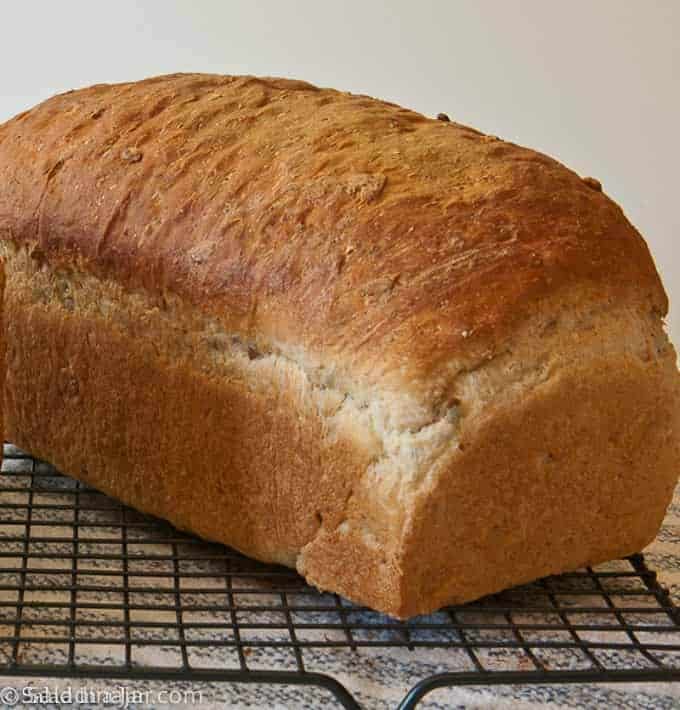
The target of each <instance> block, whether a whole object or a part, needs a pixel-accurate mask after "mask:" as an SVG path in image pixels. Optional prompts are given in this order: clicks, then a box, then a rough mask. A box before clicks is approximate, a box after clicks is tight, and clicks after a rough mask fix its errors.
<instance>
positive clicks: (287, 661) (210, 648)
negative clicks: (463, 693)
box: [0, 444, 680, 708]
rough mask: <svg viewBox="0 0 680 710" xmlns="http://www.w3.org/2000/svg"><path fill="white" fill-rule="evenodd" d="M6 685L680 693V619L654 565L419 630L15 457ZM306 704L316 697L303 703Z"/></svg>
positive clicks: (588, 575)
mask: <svg viewBox="0 0 680 710" xmlns="http://www.w3.org/2000/svg"><path fill="white" fill-rule="evenodd" d="M4 456H5V459H4V462H3V465H2V474H1V476H0V675H5V676H8V675H21V676H41V677H80V678H111V679H129V680H139V679H148V680H184V681H194V680H195V681H205V680H210V681H225V682H231V683H239V682H246V683H262V684H271V683H279V684H290V685H296V684H298V685H301V686H304V685H317V686H320V687H323V688H325V689H326V690H328V691H330V692H331V693H333V695H334V696H335V699H336V700H337V701H338V702H339V703H340V704H342V705H343V706H344V707H347V708H357V707H359V704H358V702H357V701H356V700H355V698H354V697H353V696H352V694H351V693H350V692H349V691H348V690H347V688H346V687H345V685H343V684H342V683H340V682H339V681H338V680H337V679H336V677H337V676H341V677H342V676H344V677H347V675H348V674H351V673H352V672H355V671H356V672H360V669H361V668H364V667H366V666H367V665H370V667H371V668H372V670H373V672H374V673H377V674H378V675H380V673H381V672H386V673H390V674H392V675H394V674H398V673H402V674H403V676H404V677H403V678H402V679H401V680H402V682H403V683H405V684H406V685H407V686H409V687H411V690H410V691H409V692H408V693H407V694H406V696H405V697H404V698H403V701H402V702H401V707H403V708H411V707H415V706H416V704H417V703H418V702H419V701H420V699H421V698H422V697H423V696H424V695H425V694H426V693H428V692H429V691H431V690H433V689H435V688H439V687H442V686H446V685H456V684H458V685H492V684H519V683H523V684H525V683H533V684H545V683H557V682H559V683H577V682H589V683H590V682H600V681H645V680H648V681H652V680H659V681H661V680H666V681H668V680H678V679H680V610H678V609H677V608H675V607H674V606H673V604H672V602H671V599H670V597H669V595H668V593H667V592H666V591H665V590H664V589H663V588H662V587H661V586H660V585H659V584H658V582H657V580H656V575H655V573H654V572H652V571H650V570H649V569H648V568H647V566H646V565H645V562H644V559H643V558H642V556H641V555H634V556H632V557H630V558H628V559H626V560H618V561H616V562H612V563H609V564H607V565H603V566H601V567H598V568H597V569H595V570H593V569H586V570H582V571H578V572H574V573H571V574H565V575H561V576H559V577H551V578H547V579H543V580H540V581H538V582H535V583H534V584H531V585H527V586H524V587H520V588H516V589H512V590H508V591H506V592H504V593H502V594H497V595H493V596H490V597H487V598H485V599H483V600H480V601H479V602H476V603H474V604H467V605H463V606H459V607H450V608H446V609H444V610H442V611H440V612H438V613H435V614H431V615H428V616H422V617H418V618H416V619H413V620H411V621H409V622H407V623H402V622H398V621H395V620H393V619H390V618H388V617H386V616H383V615H381V614H378V613H376V612H373V611H370V610H367V609H364V608H360V607H358V606H355V605H353V604H351V603H349V602H347V601H346V600H344V599H342V598H340V597H339V596H337V595H334V594H327V593H320V592H318V591H316V590H314V589H312V588H310V587H309V586H307V585H306V584H305V582H304V580H302V579H301V578H300V577H299V576H298V575H297V574H296V573H295V572H293V571H292V570H288V569H284V568H281V567H275V566H269V565H263V564H260V563H258V562H255V561H253V560H250V559H247V558H245V557H243V556H242V555H240V554H239V553H237V552H234V551H233V550H230V549H228V548H226V547H223V546H221V545H215V544H209V543H206V542H204V541H200V540H197V539H195V538H192V537H191V536H189V535H186V534H184V533H180V532H178V531H176V530H174V529H173V528H172V527H171V526H169V525H168V524H167V523H164V522H163V521H159V520H156V519H153V518H149V517H147V516H144V515H142V514H140V513H138V512H135V511H134V510H131V509H130V508H126V507H125V506H123V505H122V504H120V503H118V502H117V501H114V500H112V499H110V498H108V497H107V496H105V495H104V494H102V493H100V492H98V491H96V490H93V489H90V488H88V487H86V486H85V485H84V484H82V483H79V482H77V481H75V480H73V479H71V478H68V477H66V476H62V475H61V474H59V473H58V472H57V471H56V470H55V469H54V468H52V467H51V466H50V465H49V464H47V463H44V462H42V461H38V460H36V459H34V458H32V457H31V456H29V455H28V454H26V453H24V452H22V451H20V450H19V449H17V448H16V447H14V446H12V445H10V444H5V449H4ZM300 692H304V689H303V688H301V689H300Z"/></svg>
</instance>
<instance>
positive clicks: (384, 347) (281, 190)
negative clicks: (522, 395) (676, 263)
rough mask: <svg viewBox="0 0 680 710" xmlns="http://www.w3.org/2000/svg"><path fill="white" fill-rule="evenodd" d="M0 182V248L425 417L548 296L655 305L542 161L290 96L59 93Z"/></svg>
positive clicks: (570, 184) (200, 81)
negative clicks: (115, 287)
mask: <svg viewBox="0 0 680 710" xmlns="http://www.w3.org/2000/svg"><path fill="white" fill-rule="evenodd" d="M0 179H1V180H2V184H3V189H2V191H0V236H2V238H5V239H6V238H9V239H12V240H14V241H15V242H17V243H20V244H25V245H28V246H30V248H31V249H32V250H33V251H34V253H35V254H36V255H41V256H43V257H45V258H49V259H50V261H51V262H53V263H55V262H56V261H57V260H59V261H61V262H63V263H65V264H68V265H70V266H73V265H74V264H77V265H78V266H79V267H81V268H82V269H83V270H86V271H90V272H91V273H95V274H97V275H99V276H100V277H104V276H106V277H110V278H112V279H115V280H116V281H118V282H120V283H125V284H127V285H129V286H134V287H135V288H144V289H145V290H146V291H147V292H149V293H164V292H165V291H172V292H175V293H177V294H179V295H180V296H181V297H182V298H184V299H186V300H187V302H189V303H192V304H195V305H198V306H199V307H201V308H203V309H205V310H206V311H210V312H212V313H213V314H215V315H217V316H218V317H219V318H221V319H223V320H224V321H225V322H226V323H227V324H228V326H229V327H230V328H231V329H233V330H236V331H238V332H241V333H244V334H246V335H248V336H249V337H257V338H258V339H261V340H264V341H268V342H269V343H278V344H280V345H281V347H291V348H304V350H305V352H306V353H307V356H308V357H309V358H310V359H313V360H314V361H315V362H317V363H324V364H325V365H326V366H328V364H329V363H332V364H333V367H335V368H336V369H337V371H338V376H343V374H347V373H349V374H348V376H349V377H350V378H351V379H352V380H353V381H354V382H358V383H360V384H363V385H367V386H370V385H372V384H373V383H375V382H376V381H377V382H379V383H380V385H381V386H382V387H386V386H388V385H389V386H393V387H394V388H396V389H397V390H399V391H404V390H405V389H410V390H412V391H413V392H414V394H415V395H416V396H417V398H418V399H421V400H423V401H426V402H430V401H432V400H433V399H439V400H442V399H445V398H446V392H445V391H442V390H446V387H447V384H448V381H449V375H450V374H451V373H450V369H451V362H452V361H455V362H458V363H460V365H459V366H460V367H463V366H469V364H470V363H472V362H475V361H477V360H479V359H480V358H483V357H486V356H487V355H488V354H489V353H490V352H494V351H495V350H496V349H497V348H498V347H502V344H503V342H504V340H505V338H507V337H508V335H509V333H510V332H511V330H512V329H513V328H514V327H515V326H516V325H517V324H518V323H521V322H522V320H523V319H526V318H527V317H529V316H530V315H531V313H532V312H533V309H534V308H535V307H536V304H537V302H538V301H539V300H540V299H541V298H542V297H544V296H546V295H552V294H554V293H555V292H556V291H558V290H560V289H563V288H567V289H568V288H573V287H574V286H578V285H584V284H590V285H591V286H592V288H593V289H594V290H595V291H597V292H599V293H600V294H601V296H602V297H603V298H607V297H610V298H611V297H613V298H616V299H624V300H631V301H636V302H638V303H640V304H643V306H644V307H649V308H654V309H655V310H657V311H658V312H659V313H661V314H664V313H665V311H666V308H667V304H666V297H665V294H664V292H663V289H662V287H661V284H660V282H659V279H658V276H657V274H656V271H655V269H654V265H653V263H652V260H651V258H650V256H649V253H648V250H647V247H646V245H645V244H644V242H643V240H642V239H641V237H640V236H639V234H638V233H637V232H636V231H635V229H634V228H633V227H632V226H631V225H630V224H629V223H628V221H627V220H626V219H625V217H624V215H623V214H622V212H621V210H620V209H619V207H618V206H616V205H615V204H614V203H613V202H612V201H611V200H609V199H608V198H607V197H606V196H605V195H604V194H602V193H601V192H600V191H598V190H595V189H593V188H592V186H591V185H590V184H588V183H587V182H585V181H583V180H582V179H580V178H579V177H578V176H577V175H576V174H574V173H573V172H571V171H569V170H567V169H566V168H565V167H564V166H562V165H560V164H559V163H557V162H556V161H554V160H552V159H550V158H548V157H546V156H544V155H541V154H539V153H536V152H534V151H531V150H527V149H525V148H521V147H518V146H516V145H512V144H509V143H505V142H503V141H500V140H497V139H494V138H492V137H490V136H485V135H483V134H480V133H479V132H477V131H474V130H473V129H470V128H467V127H465V126H461V125H458V124H455V123H446V122H442V121H437V120H433V119H428V118H425V117H424V116H422V115H419V114H417V113H414V112H412V111H408V110H406V109H403V108H400V107H398V106H395V105H393V104H389V103H385V102H381V101H377V100H375V99H371V98H369V97H366V96H356V95H351V94H347V93H341V92H338V91H334V90H330V89H319V88H316V87H314V86H311V85H309V84H306V83H303V82H293V81H290V80H284V79H266V78H265V79H260V78H255V77H236V76H212V75H196V74H193V75H192V74H180V75H172V76H166V77H157V78H154V79H148V80H146V81H141V82H136V83H130V84H120V85H113V86H109V85H98V86H93V87H90V88H88V89H82V90H79V91H75V92H69V93H67V94H63V95H61V96H56V97H54V98H52V99H50V100H48V101H46V102H44V103H43V104H41V105H40V106H38V107H36V108H35V109H33V110H31V111H29V112H27V113H25V114H23V115H21V116H19V117H17V118H15V119H13V120H12V121H10V122H9V123H8V124H7V125H6V126H4V128H3V131H2V133H0ZM489 284H493V287H491V288H490V287H489Z"/></svg>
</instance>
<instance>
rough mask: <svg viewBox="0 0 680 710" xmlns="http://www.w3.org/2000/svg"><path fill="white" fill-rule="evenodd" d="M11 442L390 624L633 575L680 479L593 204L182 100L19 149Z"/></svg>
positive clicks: (293, 121)
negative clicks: (579, 579)
mask: <svg viewBox="0 0 680 710" xmlns="http://www.w3.org/2000/svg"><path fill="white" fill-rule="evenodd" d="M0 179H1V180H2V182H1V185H2V187H1V188H0V242H1V245H2V251H3V255H4V258H5V260H6V263H7V269H8V277H7V278H8V285H7V296H6V309H7V328H6V330H7V333H8V343H9V350H8V357H7V367H8V376H7V385H6V387H5V394H6V399H7V410H8V411H7V427H8V434H7V435H8V438H10V439H11V440H13V441H15V442H16V443H17V444H19V445H20V446H23V447H25V448H27V449H28V450H30V451H32V452H33V453H35V454H37V455H39V456H42V457H44V458H46V459H48V460H50V461H52V462H53V463H55V464H56V465H57V466H59V467H60V468H61V469H62V470H64V471H65V472H67V473H70V474H72V475H74V476H76V477H80V478H83V479H84V480H86V481H88V482H90V483H91V484H92V485H95V486H98V487H100V488H101V489H102V490H105V491H106V492H108V493H110V494H112V495H115V496H117V497H119V498H121V499H123V500H125V501H126V502H128V503H130V504H132V505H135V506H137V507H139V508H140V509H142V510H146V511H148V512H151V513H154V514H156V515H159V516H161V517H165V518H168V519H169V520H171V521H172V522H173V523H175V524H176V525H177V526H179V527H182V528H186V529H189V530H193V531H194V532H196V533H198V534H200V535H203V536H204V537H206V538H209V539H214V540H219V541H222V542H225V543H227V544H231V545H234V546H235V547H237V548H238V549H241V550H243V551H244V552H246V553H248V554H251V555H253V556H255V557H258V558H260V559H264V560H273V561H277V562H281V563H283V564H288V565H291V566H296V567H297V568H298V570H299V571H300V572H301V573H302V574H304V575H305V576H306V577H307V579H309V580H310V582H312V583H314V584H316V585H317V586H320V587H322V588H325V589H331V590H333V591H338V592H341V593H343V594H345V595H346V596H348V597H350V598H351V599H354V600H357V601H359V602H362V603H365V604H368V605H369V606H372V607H375V608H377V609H380V610H383V611H386V612H388V613H390V614H393V615H395V616H402V617H404V616H410V615H413V614H416V613H421V612H426V611H430V610H432V609H434V608H436V607H437V606H439V605H441V604H444V603H446V602H449V601H465V600H467V599H472V598H475V597H478V596H481V595H483V594H486V593H490V592H493V591H497V590H499V589H501V588H503V587H505V586H508V585H511V584H516V583H520V582H524V581H528V580H530V579H533V578H535V577H537V576H540V575H544V574H548V573H553V572H559V571H562V570H565V569H571V568H574V567H577V566H579V565H582V564H586V563H595V562H598V561H601V560H604V559H607V558H610V557H612V556H615V555H620V554H625V553H630V552H634V551H637V550H638V549H640V548H641V547H642V546H643V545H644V544H646V542H648V541H649V540H650V539H651V538H652V537H653V536H654V534H655V532H656V530H657V529H658V525H659V524H660V522H661V519H662V517H663V514H664V511H665V508H666V505H667V504H668V502H669V500H670V496H671V493H672V489H673V486H674V484H675V481H676V477H677V465H678V459H679V454H678V431H679V424H678V421H679V415H678V407H679V404H678V374H677V369H676V365H675V353H674V351H673V348H672V346H671V345H670V344H669V343H668V340H667V338H666V336H665V334H664V331H663V325H662V318H663V316H664V315H665V313H666V310H667V302H666V296H665V293H664V291H663V287H662V285H661V283H660V280H659V277H658V275H657V273H656V270H655V267H654V264H653V261H652V259H651V256H650V254H649V251H648V249H647V247H646V245H645V243H644V241H643V239H642V238H641V236H640V235H639V234H638V233H637V232H636V230H635V229H634V228H633V227H632V226H631V225H630V223H629V222H628V221H627V220H626V218H625V216H624V215H623V213H622V211H621V210H620V208H619V207H618V206H617V205H616V204H615V203H613V202H612V201H611V200H610V199H609V198H607V197H606V196H605V195H604V194H603V193H602V192H601V190H600V189H599V186H598V185H597V184H596V183H594V182H593V181H589V180H582V179H581V178H580V177H579V176H578V175H576V174H575V173H573V172H571V171H569V170H568V169H567V168H565V167H564V166H562V165H560V164H559V163H558V162H556V161H554V160H552V159H550V158H548V157H546V156H544V155H541V154H539V153H536V152H534V151H531V150H528V149H525V148H521V147H518V146H515V145H512V144H509V143H505V142H503V141H501V140H498V139H496V138H494V137H490V136H486V135H483V134H481V133H479V132H477V131H475V130H473V129H471V128H467V127H465V126H461V125H458V124H455V123H451V122H445V121H436V120H431V119H428V118H426V117H424V116H422V115H419V114H417V113H414V112H412V111H408V110H406V109H403V108H400V107H398V106H395V105H394V104H389V103H385V102H381V101H377V100H375V99H372V98H369V97H366V96H356V95H351V94H347V93H342V92H338V91H334V90H330V89H319V88H317V87H314V86H311V85H309V84H306V83H303V82H298V81H291V80H284V79H270V78H266V79H260V78H255V77H234V76H208V75H173V76H166V77H158V78H154V79H149V80H146V81H141V82H136V83H130V84H120V85H112V86H110V85H99V86H94V87H91V88H88V89H83V90H79V91H75V92H69V93H67V94H63V95H60V96H57V97H54V98H52V99H50V100H48V101H46V102H45V103H43V104H41V105H39V106H37V107H36V108H34V109H32V110H31V111H28V112H26V113H24V114H22V115H19V116H17V117H16V118H14V119H13V120H11V121H10V122H8V123H6V124H4V125H3V126H1V127H0Z"/></svg>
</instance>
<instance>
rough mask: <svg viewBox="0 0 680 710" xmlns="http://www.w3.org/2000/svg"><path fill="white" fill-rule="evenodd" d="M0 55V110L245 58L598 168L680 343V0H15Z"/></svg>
mask: <svg viewBox="0 0 680 710" xmlns="http://www.w3.org/2000/svg"><path fill="white" fill-rule="evenodd" d="M0 67H1V69H0V121H2V120H4V119H6V118H9V117H10V116H12V115H13V114H15V113H18V112H19V111H21V110H23V109H25V108H28V107H30V106H31V105H33V104H34V103H36V102H38V101H39V100H41V99H44V98H46V97H48V96H50V95H51V94H53V93H55V92H57V91H63V90H66V89H70V88H74V87H78V86H84V85H87V84H92V83H96V82H102V81H122V80H130V79H137V78H141V77H145V76H150V75H153V74H159V73H166V72H172V71H208V72H221V73H250V74H264V75H274V76H277V75H278V76H291V77H297V78H302V79H307V80H308V81H311V82H313V83H316V84H320V85H324V86H333V87H335V88H339V89H344V90H348V91H354V92H356V93H366V94H371V95H374V96H378V97H380V98H385V99H389V100H392V101H396V102H398V103H401V104H404V105H406V106H408V107H410V108H414V109H416V110H419V111H421V112H423V113H425V114H429V115H434V114H436V113H437V112H439V111H445V112H447V113H449V114H450V115H451V117H452V118H454V119H455V120H457V121H460V122H462V123H467V124H470V125H473V126H475V127H477V128H479V129H481V130H483V131H486V132H489V133H494V134H496V135H499V136H501V137H503V138H506V139H508V140H512V141H514V142H517V143H521V144H524V145H528V146H530V147H532V148H536V149H538V150H541V151H543V152H545V153H548V154H550V155H552V156H554V157H556V158H558V159H559V160H561V161H562V162H564V163H566V164H567V165H569V166H570V167H572V168H573V169H575V170H576V171H577V172H579V173H581V174H583V175H593V176H595V177H597V178H598V179H600V180H601V181H602V183H603V186H604V189H605V191H606V192H607V193H608V194H609V195H611V196H612V197H613V198H614V199H615V200H617V201H618V202H619V203H620V204H621V205H622V206H623V208H624V209H625V211H626V213H627V214H628V216H629V218H630V219H631V221H632V222H633V223H634V224H635V225H636V226H637V227H638V228H639V229H640V231H641V232H642V233H643V234H644V235H645V237H646V238H647V240H648V242H649V244H650V246H651V249H652V252H653V254H654V257H655V259H656V262H657V265H658V266H659V269H660V270H661V273H662V276H663V279H664V283H665V285H666V289H667V290H668V292H669V295H670V298H671V314H670V317H669V319H668V322H669V325H670V330H671V334H672V336H673V337H674V339H675V341H676V343H677V344H678V345H680V258H678V255H677V253H676V252H677V251H678V240H679V239H680V173H679V172H678V170H679V168H680V0H665V1H664V0H585V1H584V0H581V1H578V0H571V1H570V2H558V1H557V0H548V1H546V0H511V1H505V0H495V1H493V2H492V1H488V0H487V1H483V0H481V1H480V0H475V1H467V0H458V1H456V0H441V1H437V0H390V1H389V2H388V1H385V0H381V1H379V2H378V1H375V0H361V1H356V0H351V1H342V0H340V1H338V0H335V1H334V2H330V1H327V0H315V1H314V0H312V1H310V0H305V1H299V2H294V1H292V0H280V1H279V2H277V1H276V0H269V1H265V0H251V1H250V2H248V1H247V0H242V1H241V2H228V1H222V2H219V1H207V0H204V1H201V0H193V1H192V0H184V1H174V2H170V1H162V0H157V1H153V0H147V1H146V2H132V1H129V0H117V1H116V2H107V3H104V2H92V1H90V2H73V1H72V2H69V1H68V0H61V1H60V2H35V1H33V0H23V2H21V1H20V0H13V1H10V2H5V3H3V4H2V16H1V17H0Z"/></svg>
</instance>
